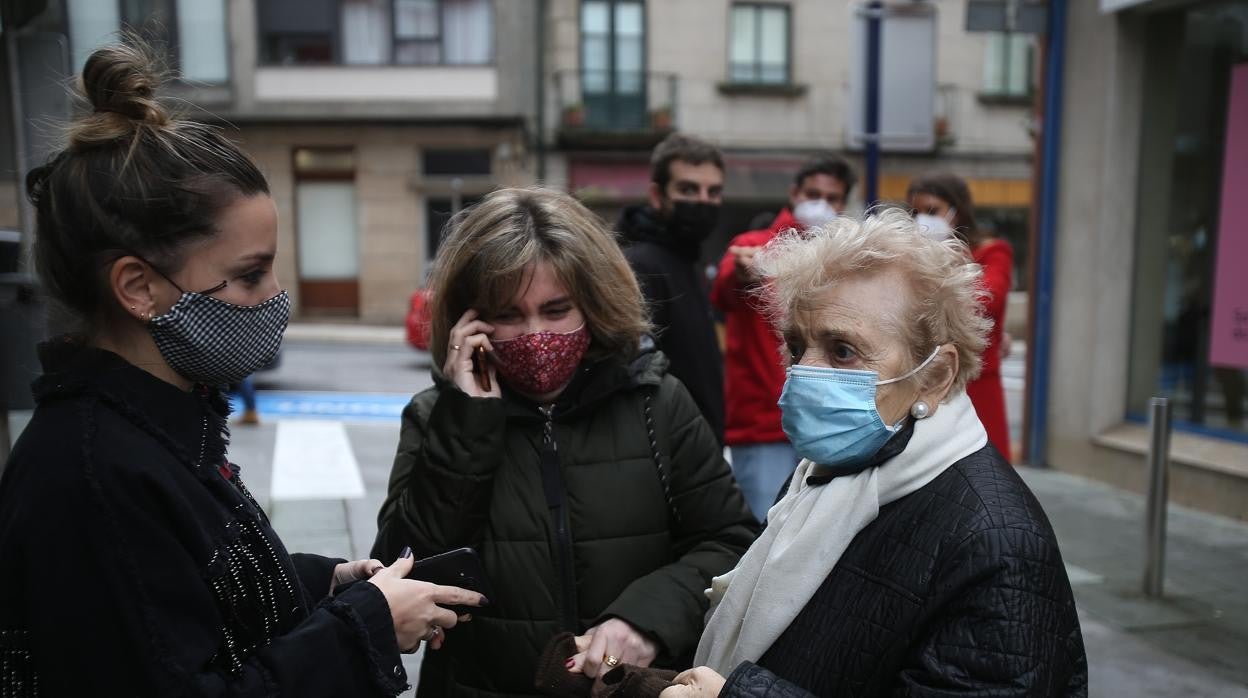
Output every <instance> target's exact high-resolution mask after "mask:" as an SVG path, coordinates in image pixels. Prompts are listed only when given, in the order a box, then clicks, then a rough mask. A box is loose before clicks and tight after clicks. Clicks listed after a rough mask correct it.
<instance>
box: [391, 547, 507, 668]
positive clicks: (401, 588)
mask: <svg viewBox="0 0 1248 698" xmlns="http://www.w3.org/2000/svg"><path fill="white" fill-rule="evenodd" d="M405 552H406V556H405V557H400V558H399V559H398V560H395V562H394V564H393V565H390V566H389V567H387V568H385V569H383V570H381V571H380V572H377V573H376V574H374V575H373V576H372V577H370V578H369V579H368V583H369V584H373V585H376V587H377V588H378V589H380V590H381V593H382V594H383V595H384V596H385V597H386V603H388V604H389V605H390V617H391V618H392V619H393V620H394V636H395V639H396V640H398V644H399V649H400V650H402V651H404V652H412V651H415V649H416V648H417V647H419V646H420V643H421V642H422V641H428V642H429V647H430V649H435V650H436V649H439V648H441V647H442V643H443V642H445V639H446V634H445V633H443V632H442V631H443V630H444V629H449V628H453V627H455V625H456V624H457V623H459V622H460V621H469V620H472V617H471V616H467V615H465V616H461V617H456V615H455V612H454V611H448V610H447V609H445V608H442V607H441V606H438V604H440V603H441V604H454V605H463V606H482V605H484V604H486V603H488V601H486V599H485V597H484V596H482V595H481V594H478V593H477V592H475V591H468V590H467V589H460V588H459V587H444V586H438V585H437V584H430V583H429V582H421V581H417V580H415V579H407V578H406V577H407V574H408V572H411V571H412V562H413V560H412V557H411V555H412V554H411V552H410V551H405Z"/></svg>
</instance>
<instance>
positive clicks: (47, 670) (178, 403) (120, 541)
mask: <svg viewBox="0 0 1248 698" xmlns="http://www.w3.org/2000/svg"><path fill="white" fill-rule="evenodd" d="M41 358H42V360H43V364H44V370H45V373H44V375H43V376H42V377H41V378H40V379H39V380H37V381H36V382H35V397H36V400H37V402H38V407H37V409H36V410H35V414H34V417H33V418H32V420H31V422H30V424H29V425H28V426H27V427H26V429H25V431H24V433H23V434H22V436H21V438H20V439H19V440H18V442H17V444H16V445H15V447H14V450H13V453H12V456H11V458H10V460H9V462H8V464H7V466H6V468H5V471H4V476H3V479H2V480H0V563H2V564H3V569H4V572H3V574H0V695H3V696H6V697H7V696H14V697H18V696H68V695H83V694H84V693H86V692H88V691H89V692H90V693H92V694H93V695H110V696H111V695H118V696H120V695H150V696H156V695H159V696H175V695H184V694H191V695H203V696H211V695H231V696H270V695H283V696H285V695H298V696H344V695H396V694H397V693H399V692H400V691H401V690H403V689H404V687H405V686H406V679H407V677H406V674H405V673H404V671H403V667H402V664H401V663H400V660H399V653H398V648H397V646H396V641H395V635H394V628H393V624H392V621H391V619H390V611H389V607H388V605H387V604H386V600H385V597H384V596H383V595H382V594H381V592H380V591H379V590H378V589H377V588H376V587H375V586H373V585H371V584H354V585H351V586H349V587H347V588H345V589H344V590H343V591H342V592H341V593H340V594H338V595H337V596H330V583H331V578H332V576H333V568H334V565H335V564H337V563H338V562H341V561H340V560H333V559H329V558H323V557H319V556H313V555H290V554H288V553H287V552H286V549H285V548H284V547H283V546H282V542H281V540H279V539H278V537H277V534H276V533H274V531H273V529H272V527H271V526H270V525H269V522H268V519H267V518H266V517H265V515H264V512H263V511H261V509H260V508H259V506H258V505H257V504H256V502H255V501H254V500H253V499H252V497H251V495H250V494H249V493H248V492H247V488H246V487H245V486H244V485H243V482H242V480H241V479H240V477H239V471H238V468H237V467H236V466H233V465H231V464H229V463H228V462H227V461H226V455H225V450H226V442H227V433H228V428H227V426H226V416H227V414H228V411H229V410H228V405H227V403H226V401H225V399H224V398H223V396H222V395H220V394H219V392H217V391H215V390H208V389H198V390H196V391H194V392H191V393H187V392H183V391H181V390H179V389H178V388H177V387H175V386H173V385H171V384H169V383H166V382H164V381H162V380H160V379H158V378H156V377H154V376H152V375H151V374H149V373H147V372H145V371H143V370H141V369H139V368H136V367H134V366H132V365H131V364H129V363H127V362H126V361H124V360H122V359H121V358H120V357H118V356H116V355H115V354H111V353H109V352H105V351H102V350H98V349H91V348H87V347H84V346H83V345H81V344H78V343H76V342H72V341H69V340H58V341H55V342H51V343H48V344H46V345H44V346H42V347H41Z"/></svg>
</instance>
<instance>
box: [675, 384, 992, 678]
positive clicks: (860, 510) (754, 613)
mask: <svg viewBox="0 0 1248 698" xmlns="http://www.w3.org/2000/svg"><path fill="white" fill-rule="evenodd" d="M987 442H988V435H987V434H986V433H985V432H984V427H983V425H982V424H980V421H979V417H978V416H977V415H976V414H975V408H974V407H973V406H972V405H971V400H970V398H968V397H967V396H966V393H965V392H962V393H958V394H957V395H955V396H953V397H952V398H950V399H949V400H948V401H947V402H945V403H943V404H941V405H940V407H939V408H938V409H937V410H936V412H935V414H933V415H932V416H931V417H929V418H927V419H922V420H919V421H917V422H916V423H915V425H914V434H912V435H911V437H910V442H909V443H908V444H907V445H906V448H905V450H904V451H902V452H901V453H899V454H898V455H896V456H894V457H893V458H892V459H890V460H888V461H886V462H885V463H884V464H882V465H881V466H880V467H876V468H868V469H867V470H864V471H862V472H860V473H857V474H855V475H846V476H843V477H838V478H834V479H833V480H832V481H831V482H829V483H827V484H825V485H819V486H815V487H812V486H810V485H807V484H806V478H807V477H808V476H810V475H816V474H819V471H820V470H821V468H820V466H818V465H815V464H814V463H812V462H810V461H809V460H803V461H802V462H801V463H800V464H799V465H798V466H797V471H796V472H795V473H794V474H793V479H792V481H790V483H789V490H788V493H787V494H785V496H784V498H783V499H781V500H780V501H779V502H777V503H776V505H775V506H773V507H772V508H771V511H769V512H767V530H766V531H764V532H763V535H762V536H760V537H759V538H758V540H757V541H755V542H754V544H753V545H751V546H750V549H749V550H747V551H746V553H745V556H744V557H742V558H741V561H740V562H739V563H738V564H737V566H736V568H734V569H733V570H731V571H729V572H728V573H727V574H724V575H722V576H719V577H716V578H715V579H713V580H712V581H711V588H710V589H708V590H707V592H706V593H707V596H709V597H710V599H711V610H710V614H709V620H708V621H707V624H706V630H705V631H704V632H703V633H702V641H701V642H700V643H699V644H698V653H697V655H696V657H695V660H694V666H709V667H710V668H712V669H714V670H715V671H717V672H719V673H720V674H722V675H723V676H728V675H729V674H730V673H732V670H733V669H734V668H736V667H737V665H739V664H740V663H741V662H743V661H758V659H759V657H762V656H763V653H764V652H766V651H767V649H768V648H770V647H771V645H772V643H774V642H775V641H776V639H777V638H779V637H780V635H781V634H782V633H783V632H784V631H785V630H786V629H787V628H788V627H789V624H790V623H792V622H793V619H794V618H796V617H797V614H798V613H799V612H801V610H802V608H804V607H805V606H806V603H807V602H808V601H810V599H811V597H813V596H814V594H815V591H816V590H817V589H818V588H819V586H820V585H821V584H823V581H824V580H825V579H826V578H827V576H828V574H829V573H830V572H831V571H832V568H834V567H836V563H837V560H839V559H840V557H841V555H842V554H843V553H844V552H845V549H846V548H847V547H849V544H850V542H851V541H853V539H854V536H857V535H858V532H859V531H861V530H862V529H863V528H865V527H866V526H867V525H868V524H870V523H871V522H872V521H874V520H875V518H876V516H878V515H879V513H880V507H882V506H884V505H885V504H888V503H889V502H892V501H896V500H898V499H901V498H902V497H904V496H906V495H908V494H910V493H912V492H914V491H915V490H918V489H919V488H921V487H923V486H924V485H926V484H927V483H929V482H931V481H932V480H934V479H935V478H936V476H937V475H940V474H941V473H942V472H944V471H945V469H946V468H948V467H949V466H950V465H953V463H954V462H956V461H958V460H960V459H962V458H964V457H966V456H969V455H970V454H972V453H974V452H976V451H978V450H979V449H981V448H983V447H984V444H986V443H987Z"/></svg>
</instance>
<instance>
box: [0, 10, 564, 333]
mask: <svg viewBox="0 0 1248 698" xmlns="http://www.w3.org/2000/svg"><path fill="white" fill-rule="evenodd" d="M536 8H537V2H536V0H505V1H504V0H138V1H135V0H125V1H122V0H60V1H59V2H57V1H56V0H54V1H53V2H50V3H49V7H48V9H47V10H45V11H44V12H43V13H42V15H41V16H40V17H38V18H37V20H36V24H37V26H36V27H34V28H33V29H31V30H30V31H29V32H28V33H31V34H33V33H36V32H37V33H39V34H40V35H47V36H59V37H60V45H61V47H62V49H63V53H64V54H65V56H66V60H65V63H66V68H67V70H66V73H67V74H69V73H72V72H76V71H77V70H78V69H80V67H81V65H82V63H83V62H84V61H85V60H86V57H87V56H88V55H90V53H91V50H92V49H94V48H95V47H96V46H98V45H100V44H101V43H104V42H107V41H110V40H115V39H116V37H117V32H118V31H119V30H121V29H123V28H132V29H136V30H138V31H140V32H142V33H143V34H144V35H145V36H148V37H150V38H152V39H153V40H155V41H156V42H158V44H159V45H161V46H163V47H164V48H165V49H166V50H167V54H168V57H169V61H170V63H171V64H172V67H174V68H175V69H176V70H177V72H178V73H179V75H180V76H181V78H180V79H179V81H178V82H177V83H176V84H174V85H171V86H170V87H171V91H172V92H173V94H174V95H175V96H176V97H178V98H180V99H182V100H185V103H187V104H189V105H193V107H192V108H191V115H192V116H193V117H195V118H198V119H201V120H209V121H215V122H219V123H220V124H221V125H222V126H223V127H224V128H226V129H227V132H228V133H229V134H230V135H231V136H232V137H234V138H235V139H237V140H238V141H240V142H241V143H242V144H243V145H244V146H245V147H246V149H247V150H248V151H249V152H250V153H251V154H252V155H253V156H254V157H255V158H256V160H257V161H258V163H259V165H260V167H261V169H262V170H263V171H264V173H265V174H266V176H267V177H268V179H269V183H270V186H271V187H272V194H273V198H274V200H275V201H276V203H277V207H278V213H279V235H278V239H279V257H278V258H279V262H278V271H279V274H280V278H281V279H282V280H283V283H284V284H285V285H286V286H287V288H288V289H289V291H290V293H291V296H292V299H293V301H294V308H295V313H296V315H297V316H299V317H302V318H305V319H309V318H311V319H315V318H322V317H331V318H335V319H343V318H358V319H359V320H361V321H364V322H374V323H395V322H401V321H402V318H403V316H404V314H405V312H406V310H407V307H408V302H409V297H410V295H411V293H412V291H413V290H415V289H416V288H417V287H418V286H419V285H420V284H421V281H422V279H423V277H424V274H425V271H426V269H427V266H428V262H429V260H430V259H432V257H433V254H434V251H435V249H436V246H437V241H438V233H439V232H440V230H441V227H442V225H443V223H445V221H446V220H447V219H448V218H449V216H450V214H451V212H452V211H454V210H456V209H458V208H460V207H462V206H463V205H466V204H467V203H470V202H471V201H473V200H475V198H477V197H480V196H481V195H483V194H485V193H487V192H489V191H490V190H492V189H495V188H497V187H499V186H508V185H523V184H529V183H532V182H533V180H534V176H535V175H534V172H533V171H532V163H533V158H532V155H531V152H530V144H531V142H532V138H531V136H530V134H531V131H532V126H533V114H534V105H535V104H536V103H537V102H538V99H537V94H538V91H539V90H540V89H541V84H540V81H538V80H537V78H536V75H537V74H538V72H537V71H538V65H537V63H536V59H537V56H538V52H537V51H536V48H535V43H534V41H533V36H534V34H535V22H536V17H537V15H536V14H535V13H536ZM36 57H37V56H36V55H35V54H34V53H33V52H32V53H28V54H27V55H24V56H23V58H24V59H26V62H27V63H34V62H35V61H34V59H35V58H36ZM58 116H61V117H65V116H69V110H68V109H66V110H65V113H63V114H59V115H58ZM37 158H38V155H36V159H37ZM6 184H7V185H8V187H9V192H11V193H14V194H15V192H14V188H13V182H12V180H9V181H8V182H6ZM0 193H2V192H0ZM11 200H13V201H16V196H12V197H11ZM6 204H7V201H6ZM0 216H6V217H7V218H10V219H13V220H12V221H8V220H0V225H3V224H15V223H16V219H17V212H16V208H15V207H14V208H13V209H12V210H10V209H9V208H7V207H6V206H3V205H0Z"/></svg>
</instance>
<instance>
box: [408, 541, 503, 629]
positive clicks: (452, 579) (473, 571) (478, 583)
mask: <svg viewBox="0 0 1248 698" xmlns="http://www.w3.org/2000/svg"><path fill="white" fill-rule="evenodd" d="M407 578H408V579H418V580H420V581H422V582H430V583H432V584H438V585H440V586H448V587H459V588H461V589H467V590H469V591H475V592H477V593H479V594H482V595H484V596H485V598H487V599H490V600H493V598H494V589H493V587H491V586H490V580H489V578H488V577H486V576H485V566H484V565H482V564H481V558H480V557H479V556H478V555H477V551H475V550H473V549H472V548H458V549H456V550H451V551H448V552H445V553H441V554H439V555H434V556H433V557H427V558H424V559H423V560H417V561H416V562H414V563H412V571H411V572H408V574H407ZM439 605H441V604H439ZM442 607H443V608H446V609H449V610H451V611H454V612H455V614H456V615H460V616H462V615H464V614H465V613H476V612H478V611H479V610H480V609H478V608H477V607H475V606H457V605H446V606H442Z"/></svg>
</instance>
